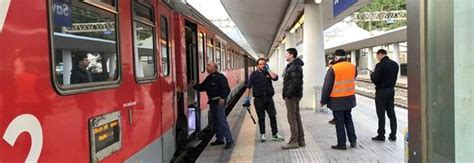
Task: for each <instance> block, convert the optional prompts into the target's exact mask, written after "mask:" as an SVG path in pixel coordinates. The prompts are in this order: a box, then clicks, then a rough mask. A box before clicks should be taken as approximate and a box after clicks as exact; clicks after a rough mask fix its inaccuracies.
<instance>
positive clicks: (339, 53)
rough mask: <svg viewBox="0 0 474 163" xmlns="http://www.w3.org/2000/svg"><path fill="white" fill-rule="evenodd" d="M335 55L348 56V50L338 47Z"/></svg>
mask: <svg viewBox="0 0 474 163" xmlns="http://www.w3.org/2000/svg"><path fill="white" fill-rule="evenodd" d="M334 55H335V56H346V51H345V50H342V49H337V50H336V52H334Z"/></svg>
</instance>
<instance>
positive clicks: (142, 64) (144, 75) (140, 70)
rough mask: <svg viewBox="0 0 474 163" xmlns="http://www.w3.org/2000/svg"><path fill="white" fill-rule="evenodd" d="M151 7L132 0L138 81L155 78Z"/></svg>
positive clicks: (153, 27)
mask: <svg viewBox="0 0 474 163" xmlns="http://www.w3.org/2000/svg"><path fill="white" fill-rule="evenodd" d="M153 15H154V14H153V8H152V7H151V6H150V5H147V4H142V3H139V2H137V1H133V38H134V41H133V47H134V48H133V49H134V62H135V64H134V65H135V77H136V78H137V79H138V81H144V80H153V79H156V76H157V75H156V55H155V51H156V50H155V34H154V33H155V32H154V31H155V25H154V23H153V22H154V18H153Z"/></svg>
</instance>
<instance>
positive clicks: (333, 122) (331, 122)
mask: <svg viewBox="0 0 474 163" xmlns="http://www.w3.org/2000/svg"><path fill="white" fill-rule="evenodd" d="M328 123H329V124H332V125H334V124H336V119H334V118H333V119H332V120H330V121H329V122H328Z"/></svg>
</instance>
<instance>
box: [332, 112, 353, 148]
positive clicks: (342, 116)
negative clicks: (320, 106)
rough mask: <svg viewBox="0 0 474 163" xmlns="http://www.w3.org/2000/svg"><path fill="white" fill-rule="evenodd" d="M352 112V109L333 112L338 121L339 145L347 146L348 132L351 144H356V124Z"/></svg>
mask: <svg viewBox="0 0 474 163" xmlns="http://www.w3.org/2000/svg"><path fill="white" fill-rule="evenodd" d="M351 110H352V109H349V110H340V111H333V112H332V113H333V115H334V118H335V119H336V134H337V145H344V146H345V145H346V131H347V137H348V138H349V142H350V143H351V144H352V143H356V139H357V137H356V134H355V129H354V123H353V122H352V115H351Z"/></svg>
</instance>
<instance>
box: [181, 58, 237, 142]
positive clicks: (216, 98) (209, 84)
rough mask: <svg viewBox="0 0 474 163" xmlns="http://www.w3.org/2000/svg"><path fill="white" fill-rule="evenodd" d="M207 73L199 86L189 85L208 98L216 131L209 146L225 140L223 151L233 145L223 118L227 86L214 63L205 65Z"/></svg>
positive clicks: (225, 79)
mask: <svg viewBox="0 0 474 163" xmlns="http://www.w3.org/2000/svg"><path fill="white" fill-rule="evenodd" d="M207 72H208V73H209V75H208V76H207V77H206V79H204V81H203V82H202V83H201V84H196V83H195V82H194V81H191V83H190V85H191V86H193V87H194V89H196V90H198V91H199V92H202V91H206V93H207V96H208V98H209V102H208V103H209V107H210V110H211V118H212V120H213V122H214V123H213V125H214V128H215V129H216V141H215V142H212V143H211V145H223V144H224V138H225V139H226V141H225V147H224V149H230V148H232V146H233V145H234V140H233V139H232V133H231V132H230V128H229V124H228V123H227V118H226V116H225V102H226V98H227V96H228V95H229V93H230V88H229V84H228V82H227V78H226V77H225V76H224V75H223V74H221V73H219V72H217V65H216V63H213V62H211V63H209V64H208V65H207Z"/></svg>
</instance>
